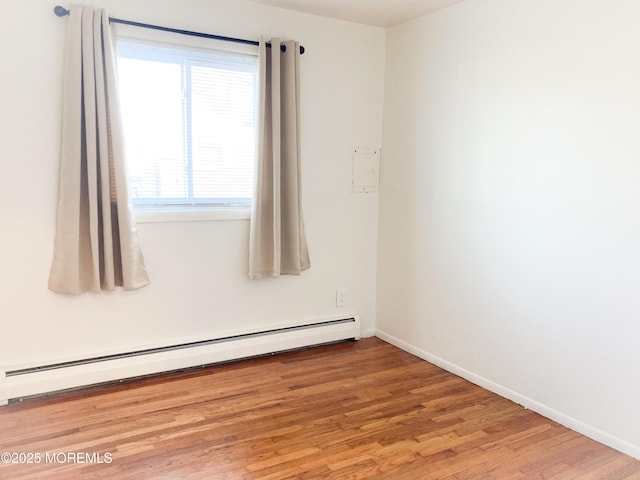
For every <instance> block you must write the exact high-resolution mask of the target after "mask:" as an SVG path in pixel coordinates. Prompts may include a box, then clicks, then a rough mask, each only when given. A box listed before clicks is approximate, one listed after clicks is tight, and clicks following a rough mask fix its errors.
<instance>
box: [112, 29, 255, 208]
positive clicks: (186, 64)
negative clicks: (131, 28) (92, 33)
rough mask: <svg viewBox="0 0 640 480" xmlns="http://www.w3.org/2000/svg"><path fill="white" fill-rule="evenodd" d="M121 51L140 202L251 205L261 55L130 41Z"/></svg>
mask: <svg viewBox="0 0 640 480" xmlns="http://www.w3.org/2000/svg"><path fill="white" fill-rule="evenodd" d="M117 55H118V76H119V86H120V98H121V109H122V118H123V125H124V135H125V143H126V154H127V168H128V175H129V185H130V189H131V195H132V199H133V203H134V206H135V207H137V208H144V207H147V208H153V207H156V206H160V207H164V208H167V207H170V208H180V207H182V208H187V207H190V208H193V207H205V208H206V207H249V206H250V205H251V195H252V190H253V175H254V154H255V142H256V133H255V128H256V112H255V110H256V90H257V85H256V84H257V57H256V56H252V55H245V54H239V53H233V52H226V51H225V52H222V51H216V50H208V49H207V50H204V49H195V48H188V47H182V46H175V45H167V44H159V43H156V42H153V43H150V42H146V41H141V40H129V39H120V40H119V41H118V46H117Z"/></svg>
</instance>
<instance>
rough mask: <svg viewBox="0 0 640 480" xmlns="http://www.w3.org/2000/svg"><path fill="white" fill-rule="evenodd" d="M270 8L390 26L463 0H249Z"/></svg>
mask: <svg viewBox="0 0 640 480" xmlns="http://www.w3.org/2000/svg"><path fill="white" fill-rule="evenodd" d="M252 1H254V2H256V3H262V4H264V5H271V6H273V7H280V8H286V9H288V10H297V11H299V12H304V13H311V14H314V15H322V16H325V17H332V18H340V19H342V20H349V21H351V22H357V23H364V24H367V25H375V26H378V27H390V26H392V25H397V24H398V23H402V22H404V21H406V20H410V19H412V18H416V17H420V16H422V15H426V14H428V13H431V12H434V11H436V10H440V9H442V8H446V7H449V6H451V5H454V4H456V3H460V2H462V1H464V0H252Z"/></svg>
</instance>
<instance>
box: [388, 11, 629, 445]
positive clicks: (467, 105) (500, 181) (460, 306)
mask: <svg viewBox="0 0 640 480" xmlns="http://www.w3.org/2000/svg"><path fill="white" fill-rule="evenodd" d="M638 18H640V2H638V1H637V0H616V2H610V1H609V0H469V1H466V2H463V3H461V4H459V5H457V6H454V7H451V8H449V9H446V10H442V11H440V12H437V13H435V14H433V15H430V16H427V17H423V18H421V19H418V20H415V21H412V22H409V23H406V24H403V25H400V26H398V27H396V28H393V29H391V30H389V32H388V37H387V70H386V72H387V73H386V84H385V111H384V119H385V120H384V134H383V152H384V160H383V171H382V185H381V197H380V205H381V206H380V208H381V215H380V236H379V263H378V303H377V310H378V316H377V329H378V331H379V332H380V335H382V336H383V337H384V338H387V339H390V340H393V341H395V342H396V343H398V344H402V345H404V346H405V348H408V349H410V350H412V351H415V352H416V353H418V354H420V355H423V356H425V357H427V358H430V359H432V360H435V361H437V362H440V363H441V364H444V365H446V366H447V367H448V368H451V369H454V370H455V371H458V372H459V373H462V374H464V375H466V376H467V377H469V378H472V379H474V380H475V381H478V382H480V383H483V384H484V385H486V386H489V387H490V388H493V389H494V390H497V391H499V392H501V393H503V394H505V395H508V396H511V397H512V398H515V399H517V400H519V401H521V402H523V403H525V404H527V405H529V406H531V407H533V408H536V409H538V410H540V411H543V412H544V413H545V414H547V415H550V416H552V417H554V418H557V419H560V420H561V421H563V422H564V423H567V424H570V425H571V426H573V427H574V428H577V429H579V430H581V431H583V432H585V433H588V434H590V435H591V436H593V437H595V438H597V439H599V440H601V441H604V442H606V443H609V444H611V445H614V446H616V447H618V448H620V449H622V450H624V451H626V452H629V453H632V454H634V455H635V456H636V457H640V415H638V398H640V375H639V368H640V348H639V346H638V345H639V341H640V213H639V206H640V187H639V185H640V127H639V126H640V54H639V53H638V45H640V29H638V26H637V21H638Z"/></svg>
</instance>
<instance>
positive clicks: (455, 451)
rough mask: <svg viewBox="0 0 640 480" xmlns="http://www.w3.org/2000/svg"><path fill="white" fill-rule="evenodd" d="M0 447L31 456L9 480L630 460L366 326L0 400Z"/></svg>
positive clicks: (620, 463)
mask: <svg viewBox="0 0 640 480" xmlns="http://www.w3.org/2000/svg"><path fill="white" fill-rule="evenodd" d="M2 452H8V453H9V454H13V455H12V457H11V458H9V460H15V461H17V462H20V461H23V462H24V461H29V460H31V461H32V462H35V463H22V464H20V463H8V464H7V463H5V464H0V478H1V479H11V480H18V479H40V478H45V479H100V478H109V479H136V480H139V479H201V478H202V479H225V480H234V479H247V480H248V479H263V480H267V479H269V480H283V479H296V480H299V479H366V478H376V479H378V478H379V479H394V480H396V479H399V480H412V479H420V480H423V479H437V480H463V479H464V480H467V479H499V480H516V479H557V480H565V479H582V480H584V479H635V480H640V462H638V461H636V460H634V459H632V458H630V457H628V456H625V455H623V454H621V453H619V452H616V451H614V450H612V449H610V448H608V447H605V446H603V445H600V444H598V443H596V442H594V441H592V440H589V439H587V438H585V437H583V436H581V435H579V434H577V433H575V432H573V431H571V430H568V429H566V428H563V427H561V426H559V425H558V424H556V423H554V422H552V421H550V420H548V419H545V418H543V417H541V416H539V415H537V414H535V413H533V412H531V411H529V410H526V409H524V408H522V407H520V406H518V405H515V404H514V403H512V402H510V401H508V400H505V399H503V398H501V397H499V396H497V395H494V394H492V393H490V392H487V391H486V390H483V389H481V388H479V387H477V386H474V385H472V384H470V383H468V382H466V381H464V380H462V379H460V378H458V377H456V376H454V375H452V374H449V373H447V372H445V371H443V370H441V369H439V368H437V367H435V366H433V365H431V364H429V363H427V362H424V361H423V360H420V359H418V358H416V357H414V356H412V355H410V354H408V353H406V352H403V351H401V350H399V349H397V348H395V347H393V346H391V345H389V344H387V343H385V342H383V341H381V340H379V339H375V338H369V339H363V340H360V341H358V342H352V343H340V344H335V345H328V346H323V347H318V348H314V349H309V350H306V351H301V352H292V353H286V354H280V355H274V356H270V357H264V358H259V359H253V360H247V361H243V362H237V363H231V364H226V365H218V366H213V367H208V368H204V369H199V370H192V371H188V372H183V373H179V374H169V375H162V376H157V377H152V378H146V379H141V380H137V381H130V382H125V383H120V384H117V385H108V386H102V387H98V388H93V389H90V390H83V391H76V392H67V393H63V394H58V395H55V396H50V397H47V398H38V399H30V400H26V401H24V402H21V403H14V404H11V405H9V406H6V407H0V454H2ZM19 453H24V454H27V455H31V456H30V457H28V456H27V455H23V456H22V457H21V458H20V457H19V456H18V454H19ZM37 455H38V456H39V458H40V461H39V463H37V459H38V456H37ZM3 460H5V461H6V460H7V457H6V453H5V457H4V458H3Z"/></svg>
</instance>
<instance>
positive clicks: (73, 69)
mask: <svg viewBox="0 0 640 480" xmlns="http://www.w3.org/2000/svg"><path fill="white" fill-rule="evenodd" d="M70 10H71V13H70V15H69V18H68V25H67V40H66V52H65V77H64V98H63V120H62V152H61V159H60V179H59V192H58V216H57V225H56V236H55V245H54V255H53V262H52V265H51V273H50V276H49V288H50V289H51V290H53V291H55V292H60V293H69V294H80V293H84V292H96V293H99V292H101V291H110V290H114V289H115V288H116V287H122V288H123V289H125V290H134V289H137V288H140V287H144V286H145V285H147V284H148V283H149V278H148V276H147V272H146V269H145V265H144V259H143V257H142V253H141V250H140V246H139V243H138V238H137V232H136V228H135V223H134V221H133V215H132V212H131V206H130V202H129V193H128V186H127V175H126V172H125V165H124V146H123V134H122V127H121V124H120V111H119V105H118V98H117V92H116V70H115V57H114V51H113V44H112V41H111V34H110V28H109V18H108V16H107V13H106V12H105V11H104V10H94V9H92V8H88V7H80V6H76V5H74V6H72V7H71V9H70Z"/></svg>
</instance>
